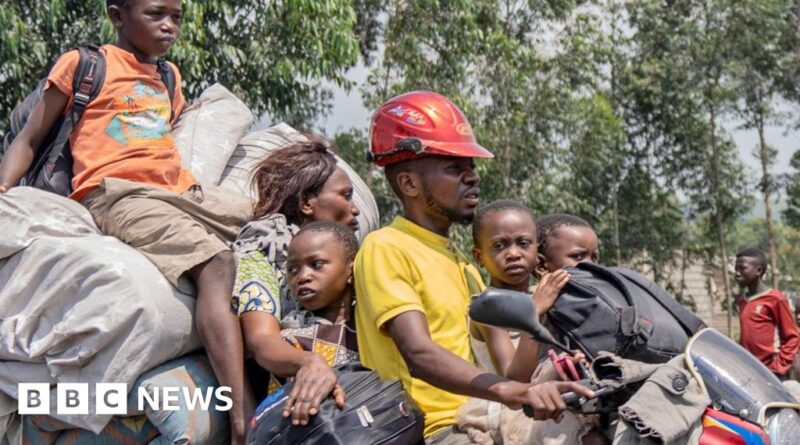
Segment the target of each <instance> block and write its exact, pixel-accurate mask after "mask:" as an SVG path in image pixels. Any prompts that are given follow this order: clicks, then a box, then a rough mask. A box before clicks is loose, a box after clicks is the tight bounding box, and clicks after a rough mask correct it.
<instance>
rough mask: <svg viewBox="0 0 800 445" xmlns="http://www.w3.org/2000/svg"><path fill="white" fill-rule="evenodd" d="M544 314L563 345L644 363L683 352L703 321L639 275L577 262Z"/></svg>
mask: <svg viewBox="0 0 800 445" xmlns="http://www.w3.org/2000/svg"><path fill="white" fill-rule="evenodd" d="M567 270H568V271H569V272H570V275H571V278H570V280H569V283H567V285H566V286H565V287H564V289H563V291H562V292H561V295H560V296H559V297H558V300H556V302H555V304H554V305H553V307H552V308H551V309H550V311H549V312H548V313H547V315H548V317H549V319H550V322H551V324H552V325H553V327H554V328H555V330H556V333H557V334H560V336H561V339H562V340H563V342H564V343H567V344H569V345H570V347H577V348H578V349H580V350H581V351H583V353H584V354H586V355H587V357H589V358H590V359H593V358H594V357H595V356H596V355H597V353H598V352H600V351H608V352H613V353H614V354H617V355H619V356H620V357H623V358H627V359H632V360H639V361H643V362H646V363H664V362H667V361H669V359H671V358H672V357H674V356H676V355H678V354H682V353H683V352H684V349H685V347H686V343H687V342H688V340H689V338H690V337H691V336H692V335H693V334H694V333H695V332H697V331H698V330H699V329H701V328H703V327H704V326H705V324H704V323H703V321H702V320H701V319H700V318H699V317H697V316H696V315H695V314H693V313H692V312H690V311H689V310H688V309H686V308H684V307H683V306H682V305H681V304H680V303H678V302H677V301H675V299H674V298H672V296H671V295H669V294H668V293H667V292H666V291H664V290H663V289H661V288H660V287H658V286H657V285H656V284H655V283H653V282H652V281H650V280H648V279H646V278H644V277H643V276H641V275H639V274H638V273H636V272H634V271H632V270H629V269H623V268H616V267H608V268H606V267H602V266H598V265H596V264H591V263H580V264H578V266H577V267H575V268H568V269H567Z"/></svg>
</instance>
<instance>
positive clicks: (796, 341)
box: [735, 248, 800, 380]
mask: <svg viewBox="0 0 800 445" xmlns="http://www.w3.org/2000/svg"><path fill="white" fill-rule="evenodd" d="M766 269H767V260H766V258H765V256H764V253H763V252H762V251H761V250H759V249H755V248H751V249H745V250H742V251H741V252H739V253H738V254H737V255H736V275H735V279H736V283H737V284H738V285H739V286H741V287H742V288H744V289H745V294H744V295H742V296H741V297H740V298H739V299H738V301H737V304H738V306H739V324H740V326H741V337H740V339H739V343H741V345H742V346H744V348H745V349H747V350H748V351H750V353H752V354H753V355H754V356H756V358H758V359H759V360H761V362H762V363H764V364H765V365H766V366H767V368H769V369H770V371H772V372H773V373H775V375H776V376H778V378H780V379H781V380H785V379H786V378H787V376H788V374H789V371H790V370H791V369H792V362H794V358H795V356H796V355H797V350H798V346H800V334H798V331H797V322H796V321H795V319H794V314H793V313H792V310H791V308H790V307H789V301H788V300H787V299H786V297H784V296H783V294H781V293H780V292H779V291H778V289H772V288H770V287H767V285H766V284H764V281H763V280H762V278H763V276H764V273H765V272H766Z"/></svg>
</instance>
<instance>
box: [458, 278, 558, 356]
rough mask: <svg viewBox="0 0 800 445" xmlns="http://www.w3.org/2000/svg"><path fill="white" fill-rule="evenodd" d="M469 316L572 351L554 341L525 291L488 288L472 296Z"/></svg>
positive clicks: (479, 321)
mask: <svg viewBox="0 0 800 445" xmlns="http://www.w3.org/2000/svg"><path fill="white" fill-rule="evenodd" d="M469 316H470V318H471V319H472V320H475V321H477V322H478V323H482V324H488V325H492V326H497V327H501V328H506V329H513V330H516V331H522V332H526V333H528V334H530V335H531V336H532V337H533V338H534V339H536V340H538V341H539V342H541V343H547V344H550V345H553V346H555V347H557V348H558V349H561V350H562V351H564V352H567V353H569V354H572V351H570V350H569V348H567V347H566V346H565V345H564V344H563V343H561V342H559V341H558V340H556V339H555V338H554V337H553V335H552V334H550V331H548V330H547V328H545V327H544V326H542V324H541V323H539V320H538V319H537V317H536V304H535V303H534V302H533V298H531V296H530V295H528V294H526V293H524V292H518V291H514V290H508V289H497V288H494V287H490V288H487V289H486V290H485V291H483V292H482V293H481V294H479V295H477V296H475V297H473V298H472V302H471V303H470V305H469Z"/></svg>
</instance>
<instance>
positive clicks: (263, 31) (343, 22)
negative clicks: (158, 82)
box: [0, 0, 374, 131]
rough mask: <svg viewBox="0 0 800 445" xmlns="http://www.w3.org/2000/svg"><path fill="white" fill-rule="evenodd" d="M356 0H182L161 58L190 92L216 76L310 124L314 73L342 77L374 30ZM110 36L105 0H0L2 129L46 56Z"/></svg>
mask: <svg viewBox="0 0 800 445" xmlns="http://www.w3.org/2000/svg"><path fill="white" fill-rule="evenodd" d="M363 3H364V1H362V2H360V3H359V4H363ZM368 3H369V2H368ZM356 6H358V5H355V3H354V2H352V1H347V0H330V1H324V2H322V1H316V0H292V1H288V2H252V1H243V0H224V1H223V0H214V1H197V0H185V1H184V2H183V10H184V19H183V27H182V34H181V39H180V40H179V41H178V42H177V43H176V44H175V46H174V47H173V48H172V50H171V51H170V53H169V54H168V55H167V57H168V58H169V59H170V60H172V61H174V62H175V63H176V64H177V65H178V67H179V68H180V69H181V72H182V74H183V76H184V85H183V86H184V92H185V93H186V94H187V96H188V97H189V98H193V97H196V96H197V95H198V94H199V93H200V92H201V91H202V90H203V89H204V88H205V87H207V86H208V85H210V84H212V83H214V82H220V83H222V84H224V85H225V86H226V87H228V88H230V89H231V90H232V91H233V92H234V93H235V94H237V95H238V96H239V97H241V98H242V99H243V100H244V101H245V102H246V103H248V104H249V106H250V107H251V108H252V109H253V111H254V112H256V113H258V114H261V113H265V112H266V113H269V115H270V116H271V117H272V118H273V119H275V120H285V121H287V122H288V123H290V124H293V125H297V126H305V127H308V126H310V124H311V123H313V122H314V120H315V118H316V117H318V116H319V115H321V114H323V113H325V112H327V111H328V110H329V108H330V100H331V97H332V96H331V93H330V91H329V89H327V88H325V87H324V85H323V83H322V82H323V81H330V82H332V83H333V84H336V85H339V86H345V87H347V86H349V85H350V82H349V81H348V79H347V77H346V75H345V74H346V70H347V69H348V68H349V67H351V66H353V65H354V64H355V63H356V61H357V60H358V55H359V40H358V35H363V36H365V39H364V40H363V41H364V42H367V41H368V39H369V36H370V35H371V34H370V33H374V25H373V24H371V22H370V21H369V20H366V21H364V20H362V21H361V22H359V21H358V18H357V15H356V9H355V7H356ZM362 7H364V6H363V5H362ZM371 30H372V31H371ZM113 35H114V31H113V28H112V26H111V25H110V23H109V21H108V20H107V19H106V18H105V2H104V1H103V0H88V1H74V0H50V1H36V2H32V1H28V0H8V1H4V2H2V4H0V60H3V64H2V65H1V66H0V117H3V119H0V131H2V130H3V129H4V128H5V126H6V125H7V116H8V115H9V113H10V111H11V110H12V109H13V107H14V106H15V105H16V104H17V102H18V101H19V100H21V99H22V98H23V97H24V96H25V95H27V93H28V92H30V91H31V90H32V89H33V88H34V86H35V85H36V83H37V82H38V80H39V79H40V78H42V77H43V76H45V75H46V74H47V70H48V68H49V66H50V64H51V62H52V60H53V58H54V57H56V56H58V55H59V54H61V53H63V52H65V51H67V50H69V49H71V48H74V47H76V46H77V45H79V44H82V43H85V42H87V41H92V40H95V41H102V42H110V41H113ZM365 44H366V43H365Z"/></svg>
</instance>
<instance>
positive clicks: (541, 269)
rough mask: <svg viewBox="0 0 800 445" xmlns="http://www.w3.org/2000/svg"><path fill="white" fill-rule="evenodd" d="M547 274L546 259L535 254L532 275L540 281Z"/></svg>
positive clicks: (541, 255)
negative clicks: (534, 265)
mask: <svg viewBox="0 0 800 445" xmlns="http://www.w3.org/2000/svg"><path fill="white" fill-rule="evenodd" d="M546 273H547V258H545V257H544V255H543V254H541V253H537V254H536V267H534V268H533V275H534V276H535V277H536V278H539V279H541V278H542V277H543V276H544V275H545V274H546Z"/></svg>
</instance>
